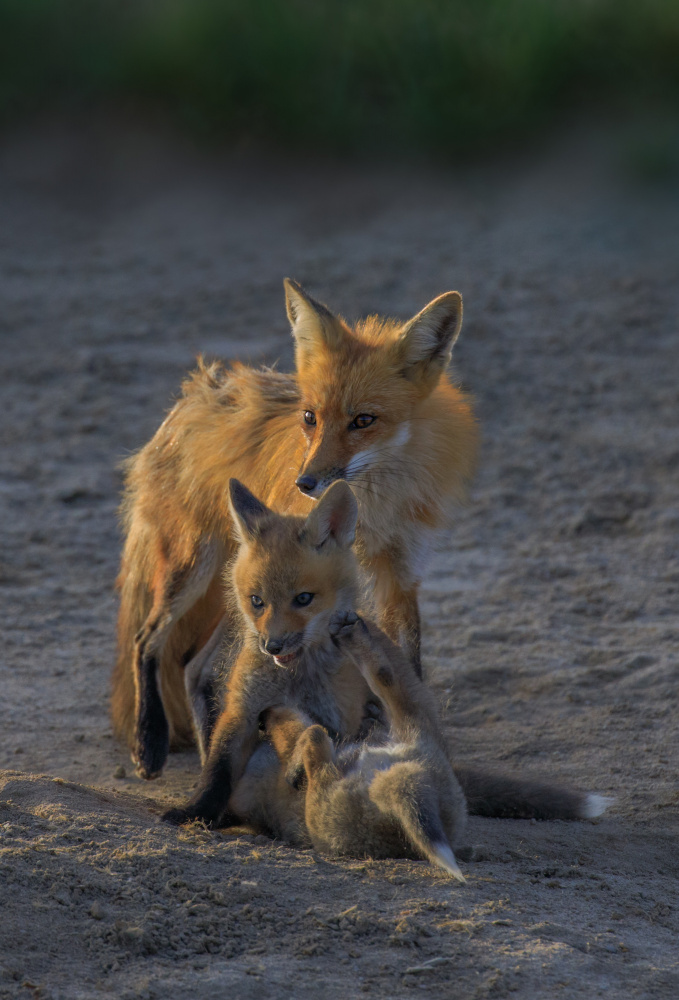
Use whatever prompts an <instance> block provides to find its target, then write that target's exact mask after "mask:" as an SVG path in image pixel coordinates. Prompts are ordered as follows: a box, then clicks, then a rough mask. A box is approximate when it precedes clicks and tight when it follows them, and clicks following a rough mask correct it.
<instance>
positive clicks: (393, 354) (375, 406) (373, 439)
mask: <svg viewBox="0 0 679 1000" xmlns="http://www.w3.org/2000/svg"><path fill="white" fill-rule="evenodd" d="M285 293H286V304H287V310H288V318H289V320H290V323H291V325H292V333H293V337H294V339H295V357H296V362H297V381H298V385H299V390H300V394H301V407H300V415H299V416H300V425H301V427H302V431H303V433H304V434H305V435H306V438H307V452H306V456H305V460H304V464H303V466H302V468H301V470H300V473H299V476H298V478H297V481H296V482H297V486H298V487H299V489H300V490H301V491H302V492H303V493H306V494H307V495H308V496H312V497H319V496H320V495H321V494H322V493H323V491H324V490H325V489H327V487H328V486H329V485H330V483H332V482H334V481H335V480H336V479H344V480H346V481H347V482H349V483H353V484H354V486H355V487H356V488H357V489H358V490H359V497H361V498H362V497H363V496H364V495H365V496H366V497H367V496H368V495H372V496H376V495H381V494H382V493H383V492H384V489H385V488H388V487H389V486H396V485H397V482H398V478H399V475H400V474H401V473H402V472H403V454H404V449H406V448H407V446H408V442H409V441H410V440H411V437H413V435H414V434H415V432H416V431H417V428H418V425H417V424H416V421H417V420H418V417H419V410H420V408H421V407H422V405H423V403H425V401H426V399H427V398H428V397H429V396H430V395H431V393H432V392H433V391H434V389H435V388H436V386H437V385H438V383H439V380H440V378H441V376H442V374H443V373H444V371H445V369H446V367H447V366H448V363H449V362H450V358H451V353H452V349H453V344H454V343H455V341H456V339H457V337H458V334H459V332H460V327H461V325H462V298H461V296H460V294H459V292H446V293H445V295H440V296H439V297H438V298H437V299H434V301H433V302H430V303H429V305H428V306H426V307H425V308H424V309H423V310H422V312H420V313H418V314H417V315H416V316H414V317H413V319H411V320H409V321H408V322H407V323H398V322H396V321H394V320H384V319H380V318H379V317H378V316H369V317H368V318H367V319H366V320H363V321H361V322H359V323H357V324H356V326H355V327H353V328H350V327H349V326H348V325H347V324H346V323H345V322H344V321H343V320H342V319H340V318H339V317H337V316H333V314H332V313H331V312H330V311H329V310H328V309H326V307H325V306H323V305H321V304H320V303H319V302H316V301H315V300H314V299H312V298H311V296H309V295H307V293H306V292H305V291H304V289H303V288H302V287H301V286H300V285H298V284H297V283H296V282H294V281H290V280H289V279H287V280H286V282H285ZM412 447H416V444H415V442H413V445H412ZM380 487H381V488H382V489H380Z"/></svg>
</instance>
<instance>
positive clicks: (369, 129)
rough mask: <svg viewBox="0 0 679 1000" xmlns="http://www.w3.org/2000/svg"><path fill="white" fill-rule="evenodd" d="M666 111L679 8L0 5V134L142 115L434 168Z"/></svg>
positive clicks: (604, 3) (412, 1)
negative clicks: (122, 112)
mask: <svg viewBox="0 0 679 1000" xmlns="http://www.w3.org/2000/svg"><path fill="white" fill-rule="evenodd" d="M646 102H655V103H662V104H663V105H668V104H669V106H670V107H671V108H672V109H676V108H677V106H679V0H240V2H239V0H0V121H3V122H8V121H11V120H16V119H17V118H21V117H24V116H26V115H28V114H32V113H35V112H38V111H43V110H50V109H54V108H64V107H65V108H67V109H72V108H76V109H80V108H83V107H84V108H86V109H91V108H92V107H96V108H98V107H101V106H107V105H110V104H113V105H114V106H116V107H119V106H121V105H122V106H123V107H128V106H131V107H134V108H137V107H139V106H141V107H142V108H143V107H157V106H159V107H160V108H161V109H163V110H164V111H169V112H170V113H171V114H172V115H173V116H177V117H178V118H179V119H180V120H181V121H182V122H184V123H185V124H187V125H188V126H189V127H191V128H192V129H194V130H199V131H202V132H203V133H205V134H207V135H213V136H215V137H217V138H219V139H220V140H221V139H227V140H238V139H242V138H243V137H253V138H257V139H260V138H261V139H264V140H267V141H274V142H276V143H278V144H284V145H286V146H289V147H293V148H299V149H301V150H304V149H325V150H337V149H345V150H348V151H351V150H356V149H386V150H389V151H390V150H394V149H398V148H402V149H415V150H426V151H432V152H436V153H444V154H445V153H451V152H456V151H464V150H470V149H476V148H479V147H482V146H488V145H494V144H496V143H497V142H498V141H506V140H507V139H511V138H512V137H516V136H518V135H525V134H528V133H530V131H531V130H534V129H537V128H539V127H542V126H544V125H545V124H548V123H550V122H551V121H552V120H554V119H556V118H558V117H559V115H560V114H563V113H564V112H566V111H568V110H570V109H573V108H578V107H582V106H585V107H591V106H593V107H595V108H597V109H598V108H600V107H617V108H620V107H621V108H623V109H627V108H629V107H630V106H635V105H641V106H645V104H646Z"/></svg>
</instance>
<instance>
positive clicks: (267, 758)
mask: <svg viewBox="0 0 679 1000" xmlns="http://www.w3.org/2000/svg"><path fill="white" fill-rule="evenodd" d="M230 498H231V508H232V516H233V520H234V524H235V525H236V528H237V531H238V533H239V536H240V539H241V546H240V549H239V551H238V554H237V557H236V559H235V561H234V563H233V565H232V568H231V590H232V592H233V595H234V597H235V600H236V602H237V605H238V608H239V609H240V614H241V619H242V628H243V633H244V639H243V647H242V649H241V652H240V654H239V657H238V659H237V660H236V663H235V664H234V666H233V667H232V669H231V672H230V674H229V676H228V678H227V682H226V686H227V691H226V697H225V707H224V710H223V712H222V714H221V716H220V717H219V719H218V721H217V724H216V727H215V731H214V736H213V739H212V742H211V745H210V750H209V754H208V757H207V761H206V764H205V766H204V768H203V771H202V774H201V778H200V781H199V784H198V788H197V791H196V793H195V795H194V796H193V797H192V799H191V800H190V801H189V802H188V803H187V804H186V806H184V807H183V808H179V809H172V810H170V811H169V812H168V813H166V815H165V818H166V819H168V820H169V821H171V822H178V823H182V822H186V821H190V820H192V819H202V820H204V821H206V822H208V823H211V824H215V825H229V824H231V823H238V822H243V821H246V822H251V823H253V824H254V825H256V826H258V827H259V828H261V829H263V830H265V831H266V832H269V833H271V834H272V835H274V836H280V837H283V838H284V839H287V840H288V841H290V842H292V843H303V842H305V841H308V839H309V838H310V839H311V841H312V842H313V843H314V844H316V845H317V846H318V847H319V849H320V850H327V851H329V852H330V853H343V852H344V851H347V852H348V853H357V852H358V853H359V854H366V853H372V854H375V853H376V854H377V855H378V856H380V855H381V856H384V855H385V853H386V854H389V855H392V854H394V852H396V854H397V855H402V854H403V853H404V852H405V853H406V854H408V853H410V854H411V856H413V855H414V856H417V857H425V858H429V859H430V860H432V861H433V862H434V863H436V864H439V865H441V866H443V867H444V868H446V870H447V871H449V872H450V873H451V874H458V873H457V869H456V864H455V858H454V855H453V854H452V849H453V846H454V842H455V839H456V837H457V836H458V834H459V832H460V831H461V829H462V828H463V826H464V818H465V814H466V806H465V799H466V801H467V803H468V805H469V808H470V811H472V812H475V813H479V814H483V815H488V816H507V817H510V816H516V817H526V818H529V817H536V818H542V819H550V818H558V819H575V818H578V817H585V816H593V815H596V814H597V811H599V812H600V811H602V808H603V807H604V806H605V801H604V800H600V799H599V798H598V797H596V796H587V795H582V794H580V793H578V792H571V791H569V790H567V789H566V790H564V789H560V788H555V787H554V786H552V785H550V784H536V783H532V782H525V781H522V780H520V779H512V778H504V777H501V776H493V775H487V774H482V773H479V772H474V771H469V770H467V769H464V768H455V773H454V772H453V769H452V768H451V764H450V760H449V756H448V751H447V748H446V744H445V741H444V738H443V735H442V733H441V729H440V726H439V723H438V718H437V712H436V708H435V705H434V702H433V697H432V695H431V694H430V692H429V691H428V689H427V687H426V685H425V684H424V682H423V681H422V680H421V679H420V678H419V677H418V676H417V674H416V672H415V670H414V668H413V666H412V663H411V662H410V660H409V658H408V657H407V655H406V654H405V653H404V652H403V651H402V650H401V649H400V648H399V647H398V646H397V645H396V644H395V643H393V642H392V641H391V640H390V639H389V637H388V636H387V635H386V634H385V633H384V632H382V631H381V630H380V629H379V628H378V627H377V626H376V625H374V624H372V623H369V622H364V621H362V620H359V619H358V616H357V614H356V611H355V608H356V607H357V599H358V594H357V586H358V566H357V562H356V559H355V556H354V553H353V551H352V543H353V540H354V534H355V530H356V519H357V515H358V507H357V503H356V500H355V498H354V496H353V493H352V491H351V489H350V488H349V486H347V484H346V483H344V482H341V481H340V482H337V483H335V484H333V485H332V486H331V487H330V488H329V489H328V490H327V491H326V493H325V494H324V495H323V497H322V498H321V499H320V500H319V502H318V504H317V505H316V506H315V507H314V508H313V510H312V511H311V513H310V514H309V515H308V517H307V518H299V517H295V516H292V515H287V516H285V515H280V514H275V513H274V512H273V511H271V510H270V509H269V508H268V507H266V506H265V505H264V504H263V503H262V502H261V501H260V500H258V499H257V498H256V497H255V496H254V495H253V494H252V493H250V491H249V490H247V489H246V488H245V487H244V486H243V485H242V484H241V483H239V482H237V481H232V482H231V484H230ZM262 726H264V729H265V733H262V731H261V729H262ZM333 741H336V742H337V743H338V747H339V748H338V749H335V747H334V745H333ZM347 744H349V745H347ZM295 769H297V771H300V770H302V771H303V772H304V773H305V774H306V778H307V783H308V787H307V792H306V796H305V795H304V794H302V793H300V792H295V791H294V789H291V787H290V785H289V784H288V783H287V782H286V775H290V773H291V771H292V772H294V771H295ZM458 782H459V783H458Z"/></svg>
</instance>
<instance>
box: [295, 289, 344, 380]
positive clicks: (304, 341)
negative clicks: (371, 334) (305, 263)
mask: <svg viewBox="0 0 679 1000" xmlns="http://www.w3.org/2000/svg"><path fill="white" fill-rule="evenodd" d="M283 286H284V288H285V307H286V309H287V311H288V319H289V320H290V326H291V327H292V335H293V337H294V338H295V357H296V360H297V367H298V368H299V367H300V365H302V364H303V363H304V362H305V361H307V360H308V359H310V358H311V356H313V355H314V354H317V353H318V351H319V350H322V349H323V348H326V349H327V348H330V350H333V349H334V348H337V347H339V345H340V343H341V342H342V338H343V334H344V332H345V330H344V326H343V324H342V321H341V320H339V319H337V317H336V316H333V314H332V313H331V312H330V310H329V309H326V307H325V306H324V305H322V304H321V303H320V302H316V300H315V299H312V298H311V296H310V295H307V293H306V292H305V291H304V289H303V288H302V286H301V285H298V284H297V282H296V281H292V279H291V278H286V279H285V281H284V282H283Z"/></svg>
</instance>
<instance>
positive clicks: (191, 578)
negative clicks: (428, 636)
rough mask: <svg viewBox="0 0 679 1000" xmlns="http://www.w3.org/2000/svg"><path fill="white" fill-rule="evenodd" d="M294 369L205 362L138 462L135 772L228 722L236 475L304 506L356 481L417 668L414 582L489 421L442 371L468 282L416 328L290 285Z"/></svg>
mask: <svg viewBox="0 0 679 1000" xmlns="http://www.w3.org/2000/svg"><path fill="white" fill-rule="evenodd" d="M285 290H286V297H287V311H288V317H289V319H290V322H291V325H292V333H293V337H294V340H295V354H296V374H294V375H292V374H291V375H287V374H282V373H280V372H277V371H273V370H271V369H259V370H256V369H252V368H247V367H244V366H243V365H234V366H233V367H232V368H231V369H230V370H227V369H225V368H224V367H222V366H221V365H219V364H213V365H210V366H205V365H203V364H202V363H199V366H198V369H197V370H196V371H195V372H193V374H192V375H191V376H190V377H189V378H188V379H187V381H186V382H185V383H184V385H183V393H182V397H181V398H180V400H179V401H178V402H177V404H176V405H175V407H174V408H173V409H172V410H171V412H170V413H169V415H168V416H167V418H166V419H165V421H164V422H163V424H162V425H161V426H160V428H159V429H158V431H157V432H156V434H155V435H154V437H153V438H152V439H151V441H150V442H149V443H148V444H147V445H146V446H145V447H144V448H142V449H141V451H139V452H138V453H137V454H136V455H135V456H133V457H132V458H131V459H130V460H129V462H128V464H127V484H126V494H125V499H124V503H123V521H124V527H125V531H126V541H125V547H124V552H123V557H122V565H121V569H120V575H119V577H118V587H119V590H120V615H119V622H118V658H117V663H116V667H115V670H114V674H113V697H112V714H113V722H114V727H115V729H116V731H117V733H118V734H119V735H120V736H122V737H123V738H124V739H126V740H127V742H128V744H129V745H130V747H131V749H132V754H133V759H134V760H135V762H136V765H137V770H138V773H139V774H140V775H141V776H142V777H145V778H153V777H155V776H157V775H158V774H160V772H161V771H162V768H163V766H164V765H165V762H166V759H167V754H168V750H169V747H170V746H174V747H180V746H183V745H188V744H191V743H192V742H193V741H194V739H197V740H198V743H199V748H200V750H201V756H202V757H203V758H204V757H205V752H206V747H207V743H208V739H209V735H210V732H211V729H212V725H213V723H214V714H215V699H214V673H213V670H212V665H211V663H212V661H211V654H212V652H213V650H214V649H215V648H216V647H217V646H218V645H219V643H220V641H221V640H222V639H223V638H224V635H225V634H226V635H227V636H228V634H229V633H230V632H231V631H232V628H231V618H230V615H229V613H228V609H227V607H226V604H225V598H224V591H223V587H222V582H221V574H222V570H223V568H224V565H225V564H226V563H227V561H228V560H229V559H230V557H231V556H232V555H233V553H234V551H235V543H234V535H233V523H232V519H231V516H230V513H229V506H228V491H227V483H228V481H229V478H231V477H237V478H239V479H241V480H243V481H244V482H245V483H246V484H247V485H248V486H249V487H251V489H253V490H254V491H255V492H256V493H257V495H258V496H260V497H262V498H263V500H264V502H265V503H267V504H272V505H273V506H274V507H275V509H277V510H281V511H288V512H290V513H293V514H300V515H302V514H306V513H308V512H309V511H310V510H311V508H312V507H313V503H314V500H315V499H317V498H318V497H319V496H320V495H321V493H322V492H323V491H324V490H325V489H326V488H327V487H328V486H329V485H330V484H331V483H332V482H334V481H335V480H337V479H345V480H346V481H347V482H349V483H350V484H351V486H352V488H353V489H354V490H355V492H356V496H357V498H358V504H359V525H358V531H357V537H356V551H357V553H358V557H359V560H360V562H361V564H362V567H363V569H364V571H366V573H367V574H369V575H371V576H372V578H373V580H374V588H373V592H374V597H375V605H376V613H377V616H378V620H379V622H380V625H381V626H382V628H383V629H384V630H385V631H386V632H387V634H388V635H390V636H391V637H392V638H393V639H394V640H395V641H396V642H398V643H400V644H401V645H402V646H403V647H404V649H406V650H407V652H408V655H409V657H410V659H411V662H412V663H413V664H414V666H415V669H416V670H417V672H418V673H420V672H421V668H420V660H419V647H420V625H419V614H418V601H417V593H418V587H419V584H420V581H421V579H422V574H423V572H424V569H425V567H426V563H427V555H428V552H429V550H430V548H431V545H432V542H433V540H434V538H435V536H436V531H437V529H438V528H439V527H440V526H441V524H442V522H443V520H444V516H445V512H446V510H447V508H448V506H449V504H450V502H451V501H452V500H455V499H459V498H461V497H462V496H463V494H464V491H465V487H466V485H467V483H468V481H469V480H470V477H471V475H472V473H473V470H474V466H475V461H476V453H477V428H476V422H475V420H474V416H473V414H472V409H471V404H470V402H469V399H468V398H467V397H466V396H465V394H464V393H463V392H461V391H460V389H458V388H457V387H456V386H455V385H453V384H452V382H451V381H450V380H449V378H448V377H447V376H446V374H445V371H446V368H447V366H448V363H449V361H450V357H451V352H452V347H453V344H454V343H455V340H456V338H457V336H458V334H459V331H460V326H461V323H462V300H461V298H460V295H459V294H458V293H457V292H447V293H446V294H444V295H441V296H440V297H439V298H437V299H434V301H433V302H431V303H430V304H429V305H428V306H426V307H425V308H424V309H423V310H422V312H420V313H418V314H417V315H416V316H415V317H414V318H413V319H411V320H410V321H408V322H407V323H399V322H396V321H394V320H386V319H380V318H379V317H377V316H370V317H368V318H367V319H365V320H362V321H360V322H358V323H357V324H356V325H355V326H349V325H348V324H347V323H346V322H344V321H343V320H342V319H340V318H338V317H336V316H333V315H332V313H330V312H329V311H328V309H326V307H325V306H323V305H321V304H319V303H318V302H315V301H314V300H313V299H312V298H311V297H310V296H308V295H307V294H306V293H305V292H304V291H303V289H302V288H301V287H300V286H299V285H297V284H296V283H294V282H292V281H286V282H285Z"/></svg>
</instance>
